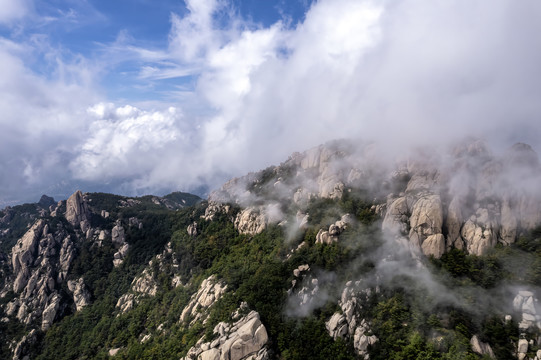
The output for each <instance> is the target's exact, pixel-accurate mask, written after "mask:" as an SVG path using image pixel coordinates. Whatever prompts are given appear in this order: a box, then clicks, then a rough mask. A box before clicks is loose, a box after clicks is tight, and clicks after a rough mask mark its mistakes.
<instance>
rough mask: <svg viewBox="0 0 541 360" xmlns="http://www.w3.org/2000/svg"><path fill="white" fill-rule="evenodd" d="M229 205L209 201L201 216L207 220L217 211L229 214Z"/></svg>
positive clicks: (211, 218)
mask: <svg viewBox="0 0 541 360" xmlns="http://www.w3.org/2000/svg"><path fill="white" fill-rule="evenodd" d="M230 210H231V206H229V205H224V204H220V203H219V202H215V201H209V204H208V206H207V208H206V209H205V215H201V217H202V218H203V219H205V220H207V221H212V220H214V218H215V217H216V215H217V214H219V213H224V214H229V211H230Z"/></svg>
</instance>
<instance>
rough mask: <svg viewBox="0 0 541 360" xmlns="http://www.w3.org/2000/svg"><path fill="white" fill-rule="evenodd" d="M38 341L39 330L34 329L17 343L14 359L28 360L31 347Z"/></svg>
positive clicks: (14, 349)
mask: <svg viewBox="0 0 541 360" xmlns="http://www.w3.org/2000/svg"><path fill="white" fill-rule="evenodd" d="M37 341H38V332H37V330H35V329H33V330H30V332H29V333H28V334H26V335H25V336H23V338H22V339H21V340H20V341H19V342H18V343H17V344H15V346H14V347H12V349H13V360H28V359H29V357H28V354H29V352H30V348H31V347H32V346H33V345H34V344H35V343H36V342H37Z"/></svg>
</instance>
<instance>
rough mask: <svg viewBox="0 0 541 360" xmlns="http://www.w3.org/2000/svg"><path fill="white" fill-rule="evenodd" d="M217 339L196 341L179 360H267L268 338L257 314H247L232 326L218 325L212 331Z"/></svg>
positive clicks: (252, 312)
mask: <svg viewBox="0 0 541 360" xmlns="http://www.w3.org/2000/svg"><path fill="white" fill-rule="evenodd" d="M213 332H214V334H215V335H216V338H215V339H214V340H213V341H211V342H203V339H204V338H201V340H199V342H198V343H197V344H196V345H195V346H194V347H192V348H191V349H190V350H189V351H188V353H187V354H186V356H185V357H184V358H182V360H189V359H201V360H241V359H252V360H267V359H269V358H270V357H269V353H268V350H267V349H266V347H265V345H266V344H267V342H268V340H269V337H268V334H267V329H266V328H265V325H263V324H262V323H261V320H260V319H259V314H258V313H257V312H256V311H250V312H249V313H248V314H247V315H245V316H243V317H242V318H240V319H239V320H237V321H236V322H235V323H233V324H228V323H225V322H221V323H218V324H217V325H216V326H215V327H214V329H213Z"/></svg>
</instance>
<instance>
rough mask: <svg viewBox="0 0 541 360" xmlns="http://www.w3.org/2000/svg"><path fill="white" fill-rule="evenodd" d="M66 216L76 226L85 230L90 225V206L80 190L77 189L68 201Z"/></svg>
mask: <svg viewBox="0 0 541 360" xmlns="http://www.w3.org/2000/svg"><path fill="white" fill-rule="evenodd" d="M65 217H66V220H68V222H69V223H70V224H71V225H73V226H74V227H78V228H80V229H81V230H82V231H83V232H86V231H87V230H88V227H89V226H90V208H89V206H88V202H87V200H86V199H85V197H84V196H83V193H81V191H80V190H77V191H76V192H75V193H74V194H73V195H71V196H70V197H69V198H68V200H67V201H66V214H65Z"/></svg>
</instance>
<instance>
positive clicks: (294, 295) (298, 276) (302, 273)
mask: <svg viewBox="0 0 541 360" xmlns="http://www.w3.org/2000/svg"><path fill="white" fill-rule="evenodd" d="M293 276H294V279H293V280H291V288H289V289H288V290H287V294H288V295H289V299H288V303H289V309H291V311H290V315H292V316H298V315H302V316H305V315H308V314H309V313H310V312H311V310H312V308H313V307H317V306H318V305H320V304H319V302H320V300H321V299H319V298H318V294H319V290H320V288H319V280H318V278H317V277H315V276H313V275H312V273H311V269H310V266H309V265H308V264H305V265H300V266H299V267H298V268H296V269H294V270H293Z"/></svg>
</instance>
